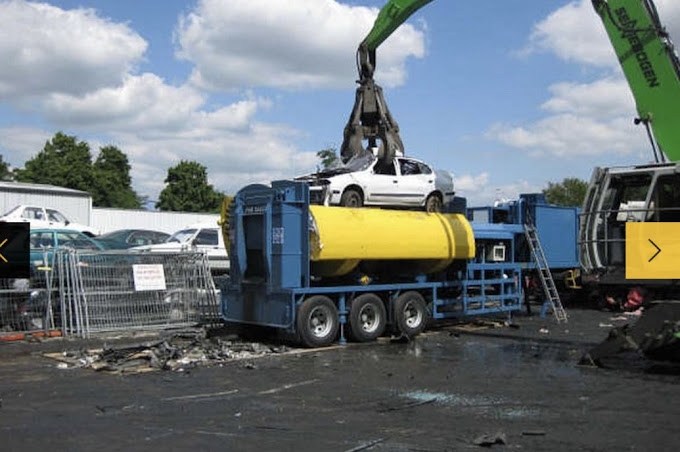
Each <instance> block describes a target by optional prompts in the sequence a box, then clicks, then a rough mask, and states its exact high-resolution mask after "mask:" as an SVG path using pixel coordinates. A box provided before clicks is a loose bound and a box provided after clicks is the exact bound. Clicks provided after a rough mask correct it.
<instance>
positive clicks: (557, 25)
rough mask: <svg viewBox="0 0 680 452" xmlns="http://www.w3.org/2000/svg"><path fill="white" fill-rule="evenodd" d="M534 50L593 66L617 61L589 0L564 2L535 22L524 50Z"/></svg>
mask: <svg viewBox="0 0 680 452" xmlns="http://www.w3.org/2000/svg"><path fill="white" fill-rule="evenodd" d="M537 51H548V52H551V53H554V54H555V55H557V56H558V57H560V58H562V59H563V60H566V61H573V62H578V63H586V64H590V65H594V66H608V67H614V66H616V65H617V64H618V62H617V61H616V56H615V54H614V51H613V50H612V48H611V45H610V44H609V41H608V40H607V35H606V33H605V31H604V27H603V26H602V22H601V20H600V18H599V17H598V15H597V14H596V13H595V11H594V10H593V5H592V2H591V0H579V1H576V2H571V3H568V4H567V5H565V6H563V7H561V8H559V9H557V10H556V11H554V12H553V13H551V14H550V15H549V16H548V17H547V18H545V19H544V20H542V21H541V22H539V23H538V24H536V26H535V27H534V30H533V32H532V33H531V36H530V38H529V45H528V46H527V48H526V49H524V52H526V53H532V52H537Z"/></svg>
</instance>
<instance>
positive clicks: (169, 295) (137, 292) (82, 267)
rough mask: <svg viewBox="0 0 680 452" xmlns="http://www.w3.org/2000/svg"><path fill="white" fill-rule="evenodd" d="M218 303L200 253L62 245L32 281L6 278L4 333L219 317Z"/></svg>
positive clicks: (150, 325) (0, 316)
mask: <svg viewBox="0 0 680 452" xmlns="http://www.w3.org/2000/svg"><path fill="white" fill-rule="evenodd" d="M2 281H6V282H5V284H4V286H6V288H5V287H4V286H2ZM217 303H218V300H217V294H216V290H215V286H214V283H213V280H212V277H211V275H210V270H209V267H208V262H207V258H206V256H205V255H204V254H202V253H190V252H181V253H137V252H129V251H89V250H88V251H74V250H59V251H57V252H50V253H45V260H44V263H43V264H42V265H41V266H38V267H35V270H34V271H33V272H32V276H31V279H30V280H0V322H1V325H0V327H1V328H2V331H0V337H1V336H2V334H3V332H5V333H8V332H31V331H34V330H35V331H50V330H52V329H56V330H58V331H60V332H61V333H62V334H64V335H78V336H81V337H88V336H89V335H90V334H92V333H98V332H107V331H127V330H129V331H133V330H144V329H164V328H175V327H184V326H191V325H196V324H216V323H219V311H218V307H217Z"/></svg>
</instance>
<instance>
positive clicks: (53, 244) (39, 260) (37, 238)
mask: <svg viewBox="0 0 680 452" xmlns="http://www.w3.org/2000/svg"><path fill="white" fill-rule="evenodd" d="M29 241H30V247H31V250H30V252H31V261H30V262H31V265H33V266H34V267H39V266H41V265H43V264H44V258H45V255H46V253H47V256H48V259H49V260H51V255H52V253H54V250H56V249H59V248H71V249H76V250H103V249H104V246H103V245H101V244H100V243H99V242H97V241H96V240H95V239H93V238H91V237H90V236H88V235H86V234H84V233H83V232H80V231H76V230H71V229H31V233H30V235H29Z"/></svg>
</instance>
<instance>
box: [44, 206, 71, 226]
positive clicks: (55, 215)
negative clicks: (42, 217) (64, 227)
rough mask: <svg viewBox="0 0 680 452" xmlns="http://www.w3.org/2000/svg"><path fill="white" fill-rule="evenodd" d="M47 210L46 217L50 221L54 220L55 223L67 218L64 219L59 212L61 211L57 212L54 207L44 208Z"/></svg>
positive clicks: (65, 220) (62, 221)
mask: <svg viewBox="0 0 680 452" xmlns="http://www.w3.org/2000/svg"><path fill="white" fill-rule="evenodd" d="M45 210H47V218H48V219H49V220H50V221H56V222H57V223H66V222H68V220H67V219H66V217H65V216H63V215H62V214H61V212H58V211H56V210H54V209H45Z"/></svg>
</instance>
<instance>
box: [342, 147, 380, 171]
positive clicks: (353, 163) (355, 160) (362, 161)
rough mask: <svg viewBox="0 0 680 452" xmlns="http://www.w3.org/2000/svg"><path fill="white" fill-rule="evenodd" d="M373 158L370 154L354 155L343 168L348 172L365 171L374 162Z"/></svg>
mask: <svg viewBox="0 0 680 452" xmlns="http://www.w3.org/2000/svg"><path fill="white" fill-rule="evenodd" d="M375 160H376V158H375V156H374V155H373V154H372V153H370V152H365V153H363V154H359V155H354V156H352V158H351V159H349V160H348V161H347V163H345V166H344V168H347V169H348V170H349V171H350V172H354V171H363V170H365V169H367V168H368V167H369V166H371V164H372V163H373V162H375Z"/></svg>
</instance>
